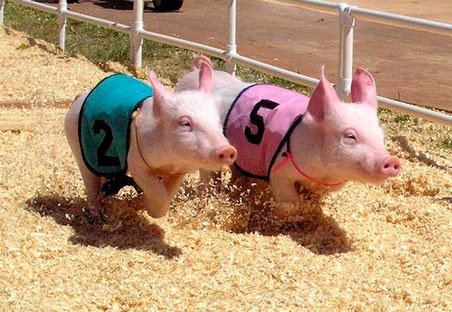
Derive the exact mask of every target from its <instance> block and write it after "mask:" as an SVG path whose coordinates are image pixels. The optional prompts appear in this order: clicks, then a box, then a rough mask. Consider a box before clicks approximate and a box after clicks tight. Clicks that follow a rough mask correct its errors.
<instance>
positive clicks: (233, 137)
mask: <svg viewBox="0 0 452 312" xmlns="http://www.w3.org/2000/svg"><path fill="white" fill-rule="evenodd" d="M308 103H309V97H307V96H305V95H302V94H300V93H297V92H294V91H291V90H287V89H283V88H281V87H277V86H272V85H265V84H257V85H252V86H249V87H247V88H245V89H244V90H243V91H242V92H241V93H240V94H239V95H238V96H237V98H236V99H235V100H234V102H233V103H232V106H231V108H230V109H229V112H228V114H227V115H226V119H225V121H224V134H225V136H226V138H228V140H229V142H230V143H231V144H232V146H234V147H235V148H236V149H237V160H236V162H235V165H236V167H237V168H238V169H239V170H240V171H241V172H242V173H243V174H245V175H247V176H250V177H253V178H258V179H264V180H268V179H269V176H270V172H271V169H272V167H273V165H274V163H275V160H276V158H277V157H278V155H279V153H280V151H281V149H282V148H283V147H284V146H285V145H286V143H287V145H288V146H287V150H288V151H289V149H290V146H289V138H290V134H291V133H292V131H293V129H294V128H295V127H296V126H297V125H298V124H299V123H300V121H301V119H302V118H303V115H304V113H305V112H306V110H307V108H308Z"/></svg>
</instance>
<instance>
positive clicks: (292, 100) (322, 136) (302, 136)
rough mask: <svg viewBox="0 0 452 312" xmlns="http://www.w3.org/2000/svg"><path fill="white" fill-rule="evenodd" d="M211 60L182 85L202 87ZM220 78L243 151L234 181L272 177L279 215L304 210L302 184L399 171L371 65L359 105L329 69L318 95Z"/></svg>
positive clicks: (228, 123) (218, 90)
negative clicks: (338, 87)
mask: <svg viewBox="0 0 452 312" xmlns="http://www.w3.org/2000/svg"><path fill="white" fill-rule="evenodd" d="M203 63H205V64H208V66H211V67H212V63H211V62H210V60H209V59H208V58H206V57H204V56H199V57H198V58H196V59H195V60H194V61H193V65H192V67H193V68H194V70H193V71H192V72H190V73H189V74H187V75H186V76H185V77H183V78H182V79H181V80H180V81H179V83H178V84H177V85H176V91H182V90H189V89H195V88H197V86H198V82H197V76H198V72H199V70H198V68H199V67H200V64H203ZM213 80H214V81H213V86H214V93H215V94H216V96H218V97H219V98H220V99H221V101H220V102H219V103H220V107H219V110H220V114H221V119H222V120H223V125H224V133H225V135H226V137H227V138H228V140H229V142H230V143H231V144H232V145H233V146H234V147H235V148H236V149H237V153H238V156H237V160H236V162H235V164H234V167H233V170H232V171H233V180H232V182H233V183H235V184H239V185H244V184H245V183H250V181H253V179H260V180H266V181H269V183H270V186H271V189H272V192H273V196H274V198H275V199H276V201H277V207H276V208H275V211H274V212H275V214H276V216H287V215H291V214H293V213H294V212H296V211H297V210H298V208H299V206H300V201H299V186H300V185H301V186H303V188H304V189H307V190H308V191H311V192H323V191H325V190H326V191H330V190H337V189H339V188H341V187H342V186H343V185H344V184H345V183H346V182H347V181H359V182H364V183H380V182H382V181H384V180H385V179H387V178H389V177H395V176H396V175H397V174H398V173H399V170H400V161H399V159H398V158H397V157H396V156H393V155H390V154H389V152H388V151H387V150H386V148H385V145H384V137H383V131H382V129H381V128H380V126H379V120H378V117H377V97H376V85H375V80H374V79H373V77H372V75H371V74H370V73H368V72H367V71H366V70H364V69H361V68H358V69H357V70H356V72H355V73H354V76H353V81H352V85H351V100H352V102H351V103H344V102H341V101H340V100H339V98H338V96H337V94H336V92H335V90H334V88H333V86H332V85H331V83H330V82H329V81H328V80H327V78H326V77H325V73H324V67H322V70H321V78H320V82H319V84H318V85H317V87H316V88H315V90H314V91H313V93H312V95H311V97H310V98H309V97H307V96H305V95H302V94H299V93H296V92H293V91H291V90H287V89H283V88H280V87H277V86H273V85H266V84H250V83H245V82H242V81H241V80H239V79H237V78H235V77H233V76H232V75H230V74H228V73H226V72H223V71H214V76H213ZM254 181H255V180H254ZM245 185H248V184H245Z"/></svg>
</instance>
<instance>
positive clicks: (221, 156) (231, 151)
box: [214, 145, 237, 166]
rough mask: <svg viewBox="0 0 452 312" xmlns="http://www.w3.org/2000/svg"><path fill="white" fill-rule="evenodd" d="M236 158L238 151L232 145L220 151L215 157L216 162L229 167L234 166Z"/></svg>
mask: <svg viewBox="0 0 452 312" xmlns="http://www.w3.org/2000/svg"><path fill="white" fill-rule="evenodd" d="M236 158H237V150H236V149H235V148H234V147H233V146H232V145H228V146H226V147H223V148H221V149H219V150H218V151H217V152H216V153H215V155H214V161H215V162H217V163H218V164H221V165H227V166H230V165H232V164H233V163H234V161H235V159H236Z"/></svg>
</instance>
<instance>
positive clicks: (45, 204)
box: [0, 29, 452, 311]
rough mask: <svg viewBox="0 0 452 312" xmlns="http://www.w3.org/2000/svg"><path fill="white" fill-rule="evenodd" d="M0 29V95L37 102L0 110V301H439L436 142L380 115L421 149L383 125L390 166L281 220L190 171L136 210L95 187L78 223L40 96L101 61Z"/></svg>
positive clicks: (400, 305)
mask: <svg viewBox="0 0 452 312" xmlns="http://www.w3.org/2000/svg"><path fill="white" fill-rule="evenodd" d="M0 39H1V40H2V45H1V47H0V50H1V52H2V53H0V58H1V60H2V65H3V68H2V71H3V72H2V73H5V74H2V75H1V76H0V86H1V92H0V96H1V100H2V101H4V100H5V101H19V100H20V101H25V102H26V103H34V104H36V105H35V106H36V108H33V109H18V108H11V107H10V108H1V109H0V159H1V162H0V235H1V237H2V239H1V240H0V253H1V257H0V307H1V309H2V310H4V311H55V310H56V311H163V310H172V311H187V310H189V311H282V310H284V311H322V310H327V309H328V310H332V311H355V310H356V311H388V310H396V311H412V310H414V311H450V310H451V309H452V274H451V272H452V268H451V254H452V251H451V244H450V233H451V232H452V203H451V198H452V195H451V191H450V190H451V167H452V155H451V151H450V149H447V148H443V147H437V148H430V147H429V145H428V142H427V141H422V140H421V139H420V138H418V136H419V134H418V133H413V132H410V130H411V129H410V127H406V128H404V127H401V126H400V125H398V124H395V125H392V124H388V125H387V127H388V128H390V129H391V127H393V129H396V130H397V131H396V132H397V134H398V135H403V136H404V137H405V138H406V141H407V142H408V144H409V147H410V148H411V149H413V150H415V151H417V152H418V154H417V155H420V153H423V154H424V155H426V157H427V156H428V157H429V159H430V160H432V163H429V164H428V163H426V162H425V161H422V159H420V158H419V157H413V153H412V151H410V150H409V149H407V148H406V146H404V144H401V143H400V142H399V141H397V140H391V137H392V136H391V135H389V140H388V144H389V147H390V149H391V151H392V152H393V153H395V154H397V155H400V156H401V157H402V158H403V164H402V165H403V167H402V168H403V169H402V170H403V171H402V173H401V174H400V175H399V176H398V177H397V178H394V179H390V180H388V181H387V182H385V183H384V184H383V185H380V186H373V185H361V184H357V183H348V184H347V185H346V186H345V187H344V188H343V189H342V190H341V191H340V192H336V193H332V194H330V195H328V196H326V197H325V198H323V199H322V200H318V199H317V198H312V197H306V198H305V207H306V209H305V210H304V211H303V216H302V218H300V219H299V220H295V221H292V222H285V223H282V224H281V223H273V222H272V220H269V219H268V211H269V209H271V204H270V203H268V202H267V201H265V200H263V199H261V198H253V199H250V200H252V201H257V202H258V204H257V206H258V208H259V207H260V208H261V209H256V207H252V206H253V205H250V204H248V202H247V200H248V197H249V193H248V192H247V191H246V190H245V191H242V195H241V198H239V199H233V198H232V197H231V196H230V194H231V192H230V190H228V189H220V190H218V189H206V190H205V192H204V195H200V193H199V192H198V191H199V189H198V186H197V176H196V175H193V176H189V177H188V178H187V179H186V182H185V185H184V187H183V188H181V190H180V192H179V194H178V195H177V197H176V199H175V200H174V201H173V203H172V205H171V209H170V211H169V213H168V216H166V217H164V218H161V219H153V218H150V217H149V216H148V215H147V214H146V213H145V212H143V211H136V209H135V202H134V199H135V197H136V194H134V192H133V191H132V190H129V189H125V190H123V191H122V192H121V194H120V195H119V196H117V197H115V198H109V199H108V200H106V206H105V212H104V213H105V217H106V222H105V224H96V223H89V222H88V221H87V219H86V218H85V217H84V215H83V212H82V210H83V209H86V208H87V202H86V199H85V195H84V190H83V184H82V181H81V178H80V174H79V172H78V169H77V167H76V165H75V161H74V158H73V156H72V155H71V153H70V150H69V147H68V145H67V142H66V140H65V137H64V131H63V119H64V115H65V113H66V109H62V108H54V107H52V102H54V101H60V100H62V101H65V100H70V99H71V98H73V97H74V96H75V94H77V93H78V92H81V91H85V90H87V89H89V88H90V87H91V86H92V85H93V84H95V83H96V82H97V81H98V80H99V79H100V78H101V77H104V76H106V75H107V73H105V72H102V71H99V69H98V68H97V67H95V66H93V65H92V64H90V63H89V62H86V61H84V60H82V59H77V60H73V59H67V58H66V57H65V56H64V55H60V54H58V53H57V52H55V51H53V50H50V51H49V49H43V48H42V47H40V45H34V46H31V47H28V46H27V47H25V46H24V48H20V49H17V48H18V47H21V46H22V45H24V44H25V45H27V44H28V39H27V38H26V36H23V35H21V34H18V33H10V34H7V33H6V32H5V31H4V30H2V29H0ZM7 55H8V57H11V58H15V59H16V61H14V62H13V61H11V59H10V60H8V57H7ZM18 59H20V60H23V63H18V61H17V60H18ZM21 62H22V61H21ZM26 62H31V63H32V64H33V66H32V65H26V64H29V63H26ZM31 63H30V64H31ZM18 66H24V67H25V68H27V69H28V71H27V70H26V71H23V70H21V71H20V72H19V71H18V70H17V67H18ZM22 69H23V68H22ZM56 69H58V70H56ZM11 72H14V73H15V75H12V74H10V73H11ZM24 72H26V73H24ZM22 73H24V74H22ZM43 77H44V79H42V78H43ZM13 82H14V83H13ZM16 82H17V83H16ZM41 104H42V105H41ZM44 104H45V105H44ZM30 106H31V105H30ZM43 107H44V108H43ZM441 131H450V129H448V128H445V127H441V126H437V125H434V126H431V127H429V128H428V129H427V130H425V131H424V133H423V134H422V135H424V136H427V137H428V136H429V133H430V132H431V133H432V135H433V137H434V136H435V135H436V134H438V137H441ZM427 152H428V153H427Z"/></svg>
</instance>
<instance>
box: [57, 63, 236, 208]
mask: <svg viewBox="0 0 452 312" xmlns="http://www.w3.org/2000/svg"><path fill="white" fill-rule="evenodd" d="M197 78H198V79H197V87H196V88H195V89H193V90H187V91H183V92H178V93H173V92H171V91H169V90H167V89H166V88H165V87H164V86H163V84H162V83H161V82H160V81H159V80H158V78H157V77H156V75H155V74H154V73H153V72H151V73H150V81H151V84H152V87H153V88H150V87H149V86H147V85H146V84H144V83H142V82H139V81H137V80H135V79H134V78H133V77H128V76H126V75H113V76H111V77H108V78H106V79H104V80H103V81H102V82H100V83H99V84H98V85H97V86H96V87H95V88H94V89H93V90H92V91H91V92H88V93H84V94H80V95H78V96H77V97H76V99H75V101H74V103H73V104H72V107H71V108H70V110H69V111H68V113H67V115H66V118H65V132H66V137H67V140H68V143H69V145H70V147H71V149H72V152H73V154H74V156H75V158H76V160H77V164H78V166H79V169H80V172H81V176H82V179H83V182H84V184H85V188H86V193H87V198H88V204H89V212H90V214H91V215H95V216H99V211H98V210H99V209H100V208H101V207H102V205H103V198H104V197H105V196H108V195H113V194H115V193H116V192H117V191H118V190H119V189H120V188H121V187H122V186H124V185H128V184H130V185H134V186H137V188H138V189H139V190H140V191H142V192H143V196H141V197H139V198H138V207H139V208H140V209H144V210H147V211H148V213H149V214H150V215H151V216H153V217H162V216H164V215H165V214H166V213H167V211H168V207H169V205H170V203H171V201H172V199H173V197H174V195H175V194H176V192H177V190H178V187H179V185H180V183H181V182H182V179H183V177H184V175H185V174H186V173H189V172H193V171H196V170H198V169H201V168H202V169H204V170H218V169H220V168H221V167H222V166H224V165H232V163H233V162H234V160H235V157H236V150H235V148H234V147H232V146H231V144H230V143H229V142H228V140H227V139H226V138H225V136H224V135H223V132H222V127H221V121H220V115H219V112H218V108H217V104H216V102H215V97H214V95H213V92H212V67H211V66H210V65H208V64H203V65H201V66H200V69H199V71H198V73H197ZM130 99H132V103H128V104H125V102H127V101H129V100H130Z"/></svg>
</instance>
